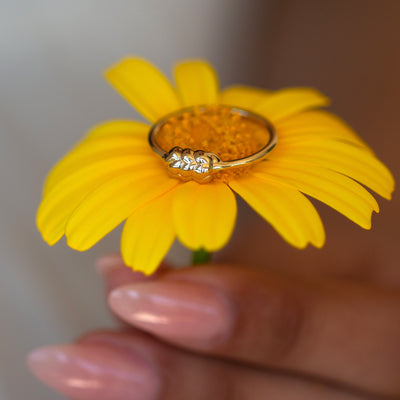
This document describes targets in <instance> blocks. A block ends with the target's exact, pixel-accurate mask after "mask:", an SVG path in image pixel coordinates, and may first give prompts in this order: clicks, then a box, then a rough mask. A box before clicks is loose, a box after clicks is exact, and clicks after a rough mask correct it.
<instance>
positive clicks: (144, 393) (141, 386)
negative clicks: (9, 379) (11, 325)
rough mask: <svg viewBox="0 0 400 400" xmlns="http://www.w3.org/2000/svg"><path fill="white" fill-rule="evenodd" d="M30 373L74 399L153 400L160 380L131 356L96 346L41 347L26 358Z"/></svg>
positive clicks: (140, 360) (132, 354) (148, 367)
mask: <svg viewBox="0 0 400 400" xmlns="http://www.w3.org/2000/svg"><path fill="white" fill-rule="evenodd" d="M28 365H29V367H30V369H31V370H32V372H33V373H34V374H35V375H36V376H37V377H38V378H39V379H40V380H41V381H42V382H44V383H45V384H47V385H48V386H50V387H52V388H54V389H55V390H57V391H59V392H61V393H63V394H65V395H67V396H71V397H73V398H74V399H82V400H85V399H101V400H108V399H109V400H120V399H121V400H126V399H130V398H135V400H150V399H156V398H157V397H156V396H157V392H158V389H159V380H158V377H157V374H156V372H155V371H153V368H152V367H151V366H150V365H149V364H148V363H147V362H146V361H144V360H143V359H141V358H139V357H138V356H137V355H136V354H134V353H133V352H129V353H127V352H124V351H122V350H119V349H110V348H108V347H105V346H99V345H64V346H52V347H44V348H40V349H38V350H35V351H33V352H32V353H31V354H30V355H29V357H28Z"/></svg>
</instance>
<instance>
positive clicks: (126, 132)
mask: <svg viewBox="0 0 400 400" xmlns="http://www.w3.org/2000/svg"><path fill="white" fill-rule="evenodd" d="M149 131H150V126H149V125H148V124H145V123H143V122H139V121H130V120H112V121H106V122H103V123H101V124H98V125H96V126H94V127H93V128H92V129H90V131H89V132H87V134H86V136H85V138H84V140H86V139H99V138H103V137H114V136H131V137H134V136H140V137H142V138H145V139H147V136H148V134H149Z"/></svg>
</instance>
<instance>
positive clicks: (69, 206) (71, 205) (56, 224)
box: [36, 156, 152, 245]
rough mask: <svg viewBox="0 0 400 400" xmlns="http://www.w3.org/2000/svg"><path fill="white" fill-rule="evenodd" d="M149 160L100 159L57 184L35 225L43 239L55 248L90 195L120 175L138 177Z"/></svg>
mask: <svg viewBox="0 0 400 400" xmlns="http://www.w3.org/2000/svg"><path fill="white" fill-rule="evenodd" d="M149 161H150V162H151V161H152V160H149V156H142V157H136V158H132V157H131V156H119V157H114V158H109V159H106V160H101V159H100V160H97V161H95V162H92V163H91V164H89V165H85V166H83V165H82V166H81V167H80V168H79V169H77V170H73V171H71V173H70V174H69V175H67V176H66V177H64V178H63V179H61V180H59V181H57V182H56V183H55V184H54V185H53V186H52V188H51V190H49V191H48V192H47V193H46V195H45V196H44V198H43V200H42V202H41V204H40V206H39V209H38V213H37V219H36V223H37V226H38V229H39V231H40V232H41V233H42V235H43V238H44V240H45V241H46V242H47V243H48V244H50V245H53V244H54V243H56V242H57V241H58V240H59V239H60V238H61V237H62V236H63V234H64V231H65V225H66V223H67V221H68V218H69V217H70V215H71V214H72V212H73V211H74V209H75V208H76V207H77V206H78V205H79V204H80V203H81V202H82V200H83V199H84V198H85V197H86V196H87V195H88V194H89V193H90V192H92V191H93V190H95V189H96V188H97V187H98V186H100V185H101V184H104V183H105V182H108V181H110V180H111V179H113V178H115V177H117V176H119V175H126V174H130V175H131V174H135V171H136V169H137V168H138V167H140V166H141V165H142V164H144V165H146V164H147V163H148V162H149Z"/></svg>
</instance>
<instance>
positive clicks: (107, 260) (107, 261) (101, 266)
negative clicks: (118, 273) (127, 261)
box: [95, 254, 124, 275]
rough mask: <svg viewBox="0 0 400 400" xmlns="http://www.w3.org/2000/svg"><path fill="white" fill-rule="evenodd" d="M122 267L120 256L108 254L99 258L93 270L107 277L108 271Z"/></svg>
mask: <svg viewBox="0 0 400 400" xmlns="http://www.w3.org/2000/svg"><path fill="white" fill-rule="evenodd" d="M122 265H124V262H123V260H122V257H121V255H120V254H108V255H106V256H103V257H100V258H99V259H97V261H96V263H95V268H96V270H97V272H98V273H100V274H101V275H107V273H108V272H109V271H112V270H113V269H115V268H118V267H121V266H122Z"/></svg>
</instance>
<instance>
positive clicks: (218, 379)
mask: <svg viewBox="0 0 400 400" xmlns="http://www.w3.org/2000/svg"><path fill="white" fill-rule="evenodd" d="M99 265H100V267H101V270H102V272H103V275H104V277H105V280H106V287H107V292H108V293H109V295H108V299H109V304H110V307H111V309H112V310H113V311H114V312H115V313H116V314H117V315H118V316H119V317H120V318H121V319H123V320H124V321H125V322H127V323H128V324H129V325H130V326H132V327H134V328H132V327H131V328H124V329H120V330H118V331H113V332H111V331H106V332H96V333H90V334H88V335H86V336H85V337H83V338H81V339H80V340H78V341H77V343H75V344H73V345H63V346H53V347H48V348H44V349H39V350H37V351H36V352H34V353H32V355H31V356H30V361H29V364H30V366H31V368H32V370H33V372H34V373H35V374H36V375H37V376H38V377H39V378H40V379H41V380H42V381H44V382H45V383H46V384H48V385H49V386H51V387H53V388H55V389H56V390H58V391H60V392H62V393H64V394H66V395H68V396H70V397H72V398H74V399H97V400H106V399H113V400H118V399H124V400H125V399H126V400H127V399H133V400H147V399H149V400H153V399H157V400H158V399H159V400H180V399H182V400H187V399H190V400H200V399H207V400H213V399H216V400H225V399H227V400H231V399H237V400H258V399H260V400H261V399H262V400H264V399H271V400H274V399H277V400H300V399H307V400H314V399H316V400H330V399H332V400H352V399H354V400H355V399H372V398H377V399H384V398H388V399H391V398H393V399H396V398H400V372H399V371H400V344H399V343H400V342H399V338H400V312H399V310H400V291H397V290H395V289H390V288H383V287H380V286H379V285H373V284H371V283H361V282H354V281H353V282H351V281H345V280H335V279H332V278H322V277H319V278H315V277H314V278H310V277H307V278H304V279H301V278H299V276H298V275H297V276H295V277H294V276H293V275H291V274H289V273H287V272H285V273H279V272H276V271H272V270H270V269H267V268H255V267H253V268H252V267H250V266H242V267H235V266H230V265H212V264H211V265H205V266H201V267H194V268H189V269H184V270H171V269H169V268H167V267H165V268H162V269H161V271H160V272H159V273H158V274H157V275H156V276H153V277H150V278H146V277H144V276H143V275H141V274H138V273H133V272H131V271H130V270H128V269H127V268H126V267H124V266H123V264H122V261H121V259H120V258H119V257H108V258H105V259H103V260H102V263H100V264H99Z"/></svg>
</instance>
